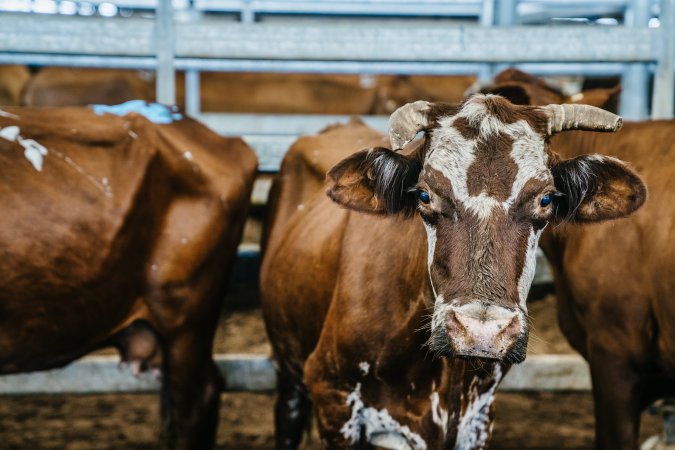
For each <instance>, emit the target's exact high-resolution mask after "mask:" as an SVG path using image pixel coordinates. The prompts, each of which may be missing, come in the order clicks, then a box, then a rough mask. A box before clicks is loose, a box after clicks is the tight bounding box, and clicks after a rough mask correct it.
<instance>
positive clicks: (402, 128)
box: [389, 100, 431, 151]
mask: <svg viewBox="0 0 675 450" xmlns="http://www.w3.org/2000/svg"><path fill="white" fill-rule="evenodd" d="M430 107H431V103H429V102H425V101H423V100H419V101H416V102H414V103H407V104H405V105H403V106H401V107H400V108H398V109H397V110H396V111H394V112H393V113H392V114H391V117H389V140H390V142H391V148H392V149H393V150H395V151H398V150H400V149H402V148H403V147H405V145H406V144H407V143H408V142H410V141H412V140H413V139H414V138H415V136H416V135H417V133H418V132H419V131H420V130H422V129H423V128H425V127H426V126H427V125H428V124H429V119H427V114H426V113H427V111H429V108H430Z"/></svg>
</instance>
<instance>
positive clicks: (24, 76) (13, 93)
mask: <svg viewBox="0 0 675 450" xmlns="http://www.w3.org/2000/svg"><path fill="white" fill-rule="evenodd" d="M29 79H30V72H29V70H28V68H27V67H26V66H0V106H18V105H20V104H21V95H22V94H23V90H24V87H25V86H26V83H27V82H28V80H29Z"/></svg>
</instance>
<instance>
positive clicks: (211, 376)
mask: <svg viewBox="0 0 675 450" xmlns="http://www.w3.org/2000/svg"><path fill="white" fill-rule="evenodd" d="M210 342H211V341H210V340H205V339H204V338H202V337H201V336H200V337H198V336H195V335H194V334H187V333H186V334H184V335H180V336H178V337H175V338H172V339H170V340H169V341H168V342H167V345H166V347H165V353H166V358H165V364H164V378H163V382H162V408H161V409H162V424H163V430H162V431H163V441H164V448H168V449H171V450H208V449H212V448H214V446H215V434H216V426H217V424H218V407H219V405H220V392H221V391H222V389H223V381H222V378H221V377H220V373H219V372H218V368H217V367H216V365H215V362H214V361H213V357H212V356H211V343H210Z"/></svg>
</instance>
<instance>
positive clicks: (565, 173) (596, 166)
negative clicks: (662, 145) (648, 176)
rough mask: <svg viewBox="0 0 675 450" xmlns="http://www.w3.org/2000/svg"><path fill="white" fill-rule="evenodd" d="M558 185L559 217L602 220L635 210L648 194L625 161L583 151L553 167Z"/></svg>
mask: <svg viewBox="0 0 675 450" xmlns="http://www.w3.org/2000/svg"><path fill="white" fill-rule="evenodd" d="M551 172H552V173H553V178H554V181H555V185H556V188H557V189H558V191H559V192H561V193H562V194H563V196H562V197H561V198H560V199H558V200H557V202H556V212H555V218H556V220H560V221H570V222H598V221H602V220H610V219H617V218H620V217H625V216H628V215H629V214H631V213H633V212H635V211H636V210H637V209H638V208H640V206H642V204H643V203H644V202H645V199H646V198H647V187H646V186H645V184H644V182H643V181H642V179H640V177H639V176H638V175H637V174H636V173H635V172H633V171H632V170H631V169H629V168H628V167H627V166H626V164H625V163H624V162H623V161H620V160H618V159H616V158H612V157H610V156H602V155H583V156H578V157H576V158H572V159H568V160H565V161H561V162H559V163H557V164H556V165H554V166H553V167H551Z"/></svg>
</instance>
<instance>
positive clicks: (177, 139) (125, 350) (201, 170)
mask: <svg viewBox="0 0 675 450" xmlns="http://www.w3.org/2000/svg"><path fill="white" fill-rule="evenodd" d="M108 111H112V112H113V113H114V112H115V110H114V109H96V110H93V109H90V108H46V109H40V108H5V109H3V110H1V111H0V172H1V173H2V176H1V177H0V198H2V202H0V211H1V213H0V254H1V255H2V256H1V257H0V275H1V276H0V374H16V373H20V372H32V371H38V370H46V369H52V368H57V367H62V366H64V365H66V364H68V363H70V362H71V361H73V360H75V359H77V358H79V357H81V356H83V355H85V354H87V353H89V352H91V351H93V350H96V349H99V348H102V347H107V346H114V347H116V348H117V349H118V350H119V351H120V355H121V359H122V362H123V363H125V364H127V365H129V366H130V367H131V369H132V371H133V372H134V373H140V372H145V371H148V372H150V371H152V372H155V373H157V374H159V375H160V376H161V380H162V387H161V412H162V426H163V436H162V437H163V441H164V443H165V446H166V447H167V448H171V449H208V448H212V447H213V445H214V439H215V430H216V426H217V418H218V405H219V393H220V391H221V387H222V380H221V377H220V375H219V372H218V370H217V368H216V365H215V363H214V361H213V357H212V340H213V336H214V333H215V329H216V325H217V318H218V313H219V309H220V305H221V299H222V297H223V293H224V289H225V287H226V281H227V276H228V274H229V272H230V269H231V267H232V263H233V260H234V257H235V255H236V249H237V245H238V242H239V236H240V235H241V232H242V227H243V223H244V219H245V216H246V210H247V207H248V202H249V195H250V191H251V188H252V184H253V179H254V177H255V173H256V167H257V163H256V157H255V154H254V153H253V152H252V151H251V150H250V149H249V148H248V147H247V146H246V145H245V144H244V143H243V141H241V140H240V139H237V138H223V137H221V136H218V135H217V134H215V133H214V132H212V131H210V130H209V129H208V128H206V127H205V126H203V125H201V124H199V123H198V122H196V121H194V120H192V119H190V118H188V117H184V116H182V114H180V113H178V112H173V111H171V110H170V109H169V108H167V107H165V106H163V105H145V106H143V107H138V108H136V109H135V111H137V112H129V114H127V115H124V116H118V115H115V114H111V113H109V112H108ZM124 111H127V112H128V111H129V108H126V109H125V110H124ZM148 118H150V119H152V121H151V120H150V119H148ZM153 121H154V122H153Z"/></svg>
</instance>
